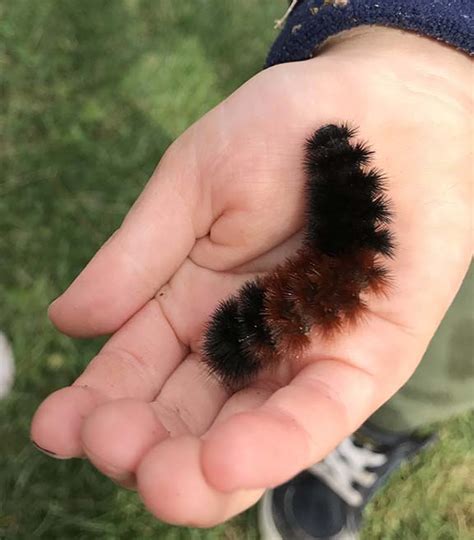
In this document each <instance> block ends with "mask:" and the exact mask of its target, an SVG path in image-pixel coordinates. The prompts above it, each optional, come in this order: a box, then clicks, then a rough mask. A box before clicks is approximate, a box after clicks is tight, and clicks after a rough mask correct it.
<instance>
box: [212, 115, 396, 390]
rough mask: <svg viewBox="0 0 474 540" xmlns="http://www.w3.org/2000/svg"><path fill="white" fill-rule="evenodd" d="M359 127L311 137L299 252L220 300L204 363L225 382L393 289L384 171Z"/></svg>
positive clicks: (291, 351)
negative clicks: (368, 296) (374, 164)
mask: <svg viewBox="0 0 474 540" xmlns="http://www.w3.org/2000/svg"><path fill="white" fill-rule="evenodd" d="M355 134H356V130H355V129H351V128H349V127H348V126H347V125H333V124H330V125H327V126H324V127H322V128H320V129H318V130H317V131H316V132H315V133H314V134H313V135H312V137H310V138H309V139H308V140H307V142H306V148H305V150H306V152H305V160H304V169H305V173H306V201H307V205H306V215H305V218H306V219H305V235H304V241H303V245H302V247H301V248H300V249H299V250H298V251H297V252H296V253H295V255H294V256H293V257H291V258H289V259H287V260H286V262H284V263H283V264H281V265H279V266H278V267H277V268H275V270H274V271H273V272H271V273H269V274H267V275H266V276H264V277H262V278H257V279H255V280H253V281H249V282H247V283H245V284H244V285H243V286H242V287H241V288H240V289H239V290H238V291H237V293H236V294H235V295H233V296H232V297H230V298H228V299H226V300H224V301H223V302H221V303H220V304H219V306H218V307H217V309H216V310H215V312H214V314H213V315H212V318H211V320H210V322H209V323H208V325H207V328H206V330H205V334H204V339H203V360H204V362H205V363H206V364H207V366H208V368H209V370H210V371H211V372H212V373H214V374H215V375H216V376H217V377H218V378H219V379H220V380H221V381H222V382H223V383H224V384H225V385H226V386H228V387H231V388H235V387H240V386H242V385H244V384H246V383H248V382H249V381H251V380H252V379H253V378H255V376H256V375H257V374H258V373H259V371H260V370H261V369H262V368H264V367H267V366H269V365H271V364H274V363H275V362H278V361H280V360H282V359H285V358H291V357H298V356H299V355H300V354H301V352H302V351H303V350H304V348H305V347H306V346H307V345H308V344H309V342H310V335H309V334H310V331H313V332H314V331H318V332H320V334H322V335H323V336H330V335H333V334H334V333H336V332H338V331H341V330H343V328H344V327H345V326H346V325H347V324H350V323H355V322H357V321H358V320H359V319H360V317H361V315H363V314H364V312H365V311H366V309H367V306H366V304H365V303H364V301H363V300H362V299H361V297H360V295H361V293H362V292H366V291H371V292H374V293H377V294H380V293H385V292H386V290H387V287H388V285H389V282H390V279H389V275H388V272H387V270H386V268H385V267H384V266H383V265H382V264H381V263H380V258H381V256H388V257H391V256H392V255H393V249H394V242H393V238H392V234H391V232H390V230H389V228H388V225H389V223H390V222H391V218H392V212H391V209H390V203H389V201H388V199H387V196H386V193H385V187H384V178H383V175H382V174H381V173H380V171H378V170H377V169H374V168H367V167H366V166H367V165H368V164H369V162H370V160H371V157H372V151H371V150H370V149H369V148H368V146H367V145H366V144H365V143H361V142H356V143H354V142H352V141H351V139H353V137H354V136H355Z"/></svg>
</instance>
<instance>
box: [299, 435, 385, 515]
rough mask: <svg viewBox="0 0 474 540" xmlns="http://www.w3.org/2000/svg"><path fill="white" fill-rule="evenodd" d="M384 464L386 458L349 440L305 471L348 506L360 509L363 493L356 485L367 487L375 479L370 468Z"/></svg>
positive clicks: (345, 440) (375, 475)
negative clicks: (318, 479)
mask: <svg viewBox="0 0 474 540" xmlns="http://www.w3.org/2000/svg"><path fill="white" fill-rule="evenodd" d="M386 461H387V456H385V455H384V454H381V453H377V452H373V451H372V450H369V449H368V448H365V447H358V446H356V445H355V444H354V441H353V439H352V437H349V438H347V439H344V440H343V441H342V443H341V444H340V445H339V446H338V447H337V448H336V449H334V450H333V451H332V452H331V453H330V454H329V455H328V456H327V457H326V459H324V460H323V461H321V462H319V463H316V464H315V465H313V466H312V467H310V468H309V469H308V471H309V472H311V473H312V474H314V475H315V476H318V477H319V478H321V480H324V482H325V483H326V484H327V485H328V486H329V487H330V488H331V489H332V490H333V491H334V492H335V493H337V494H338V495H339V496H340V497H341V498H342V499H344V500H345V501H346V502H347V504H350V505H351V506H360V505H361V504H362V503H363V497H362V494H361V493H360V492H359V491H358V490H357V489H356V488H355V487H354V486H355V484H358V485H359V486H363V487H370V486H372V485H373V484H374V482H375V481H376V480H377V474H376V473H374V472H370V471H368V470H367V469H368V468H369V467H380V466H381V465H383V464H384V463H386Z"/></svg>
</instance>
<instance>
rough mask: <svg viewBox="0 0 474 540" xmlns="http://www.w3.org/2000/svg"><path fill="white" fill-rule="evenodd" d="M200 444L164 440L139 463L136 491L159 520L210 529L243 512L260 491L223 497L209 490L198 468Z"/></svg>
mask: <svg viewBox="0 0 474 540" xmlns="http://www.w3.org/2000/svg"><path fill="white" fill-rule="evenodd" d="M201 446H202V441H201V440H200V439H198V438H197V437H193V436H191V435H183V436H179V437H176V438H172V439H167V440H166V441H164V442H163V443H161V444H159V445H157V446H155V447H154V448H153V449H152V450H151V451H150V452H149V453H148V454H147V455H146V456H145V457H144V459H143V461H142V462H141V464H140V466H139V468H138V472H137V481H138V491H139V494H140V497H141V498H142V500H143V502H144V503H145V505H146V506H147V508H148V509H149V510H150V511H151V512H152V513H153V514H154V515H155V516H156V517H158V518H159V519H161V520H163V521H166V522H168V523H174V524H177V525H186V526H193V527H212V526H214V525H217V524H218V523H221V522H222V521H225V520H227V519H229V518H230V517H232V516H234V515H235V514H238V513H239V512H242V511H243V510H245V509H246V508H248V507H249V506H251V505H252V504H254V503H255V502H256V501H257V500H258V499H259V498H260V496H261V495H262V491H261V490H243V491H239V492H236V493H232V494H224V493H220V492H219V491H217V490H216V489H215V488H213V487H212V486H210V485H209V484H208V482H207V480H206V478H205V476H204V475H203V472H202V469H201V464H200V453H201Z"/></svg>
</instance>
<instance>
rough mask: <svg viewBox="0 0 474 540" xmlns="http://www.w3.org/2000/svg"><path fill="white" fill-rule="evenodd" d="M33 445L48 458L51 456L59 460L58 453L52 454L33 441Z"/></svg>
mask: <svg viewBox="0 0 474 540" xmlns="http://www.w3.org/2000/svg"><path fill="white" fill-rule="evenodd" d="M31 442H32V443H33V446H35V447H36V448H37V450H39V451H40V452H43V454H46V455H47V456H51V457H53V458H58V457H59V456H58V454H56V452H51V450H46V448H43V447H42V446H40V445H39V444H37V443H35V441H31Z"/></svg>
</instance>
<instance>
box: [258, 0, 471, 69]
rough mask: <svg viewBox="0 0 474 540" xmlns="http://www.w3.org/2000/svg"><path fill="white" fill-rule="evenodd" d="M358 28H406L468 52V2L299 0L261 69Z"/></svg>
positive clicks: (297, 56) (306, 53)
mask: <svg viewBox="0 0 474 540" xmlns="http://www.w3.org/2000/svg"><path fill="white" fill-rule="evenodd" d="M362 25H379V26H391V27H394V28H400V29H403V30H411V31H413V32H416V33H418V34H422V35H425V36H429V37H432V38H435V39H438V40H440V41H443V42H445V43H447V44H449V45H452V46H454V47H457V48H458V49H461V50H463V51H465V52H467V53H468V54H471V55H472V54H474V0H301V1H300V2H298V4H297V5H296V7H295V8H294V9H293V11H292V12H291V14H290V16H289V17H288V19H287V21H286V23H285V26H284V28H283V30H282V32H281V34H280V35H279V36H278V38H277V40H276V41H275V43H274V44H273V46H272V48H271V49H270V53H269V54H268V57H267V61H266V67H269V66H272V65H275V64H281V63H283V62H291V61H296V60H306V59H308V58H311V56H313V52H314V50H315V48H316V47H318V45H321V44H322V43H324V41H326V39H328V38H329V37H331V36H334V35H336V34H338V33H339V32H342V31H343V30H349V29H350V28H355V27H357V26H362Z"/></svg>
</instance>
